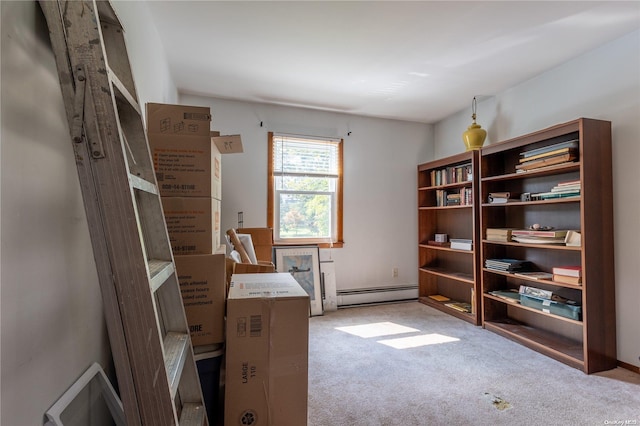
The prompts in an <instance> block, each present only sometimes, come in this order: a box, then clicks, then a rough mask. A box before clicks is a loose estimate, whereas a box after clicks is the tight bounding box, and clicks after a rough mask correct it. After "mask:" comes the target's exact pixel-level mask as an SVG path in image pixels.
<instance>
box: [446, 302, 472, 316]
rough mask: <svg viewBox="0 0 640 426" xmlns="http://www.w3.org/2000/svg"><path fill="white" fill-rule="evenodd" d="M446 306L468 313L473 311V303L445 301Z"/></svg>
mask: <svg viewBox="0 0 640 426" xmlns="http://www.w3.org/2000/svg"><path fill="white" fill-rule="evenodd" d="M444 305H445V306H448V307H450V308H453V309H455V310H457V311H460V312H467V313H471V303H466V302H452V303H445V304H444Z"/></svg>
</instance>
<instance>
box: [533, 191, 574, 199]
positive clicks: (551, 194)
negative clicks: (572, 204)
mask: <svg viewBox="0 0 640 426" xmlns="http://www.w3.org/2000/svg"><path fill="white" fill-rule="evenodd" d="M579 196H580V190H576V191H572V192H539V193H537V194H531V199H532V200H549V199H551V198H568V197H579Z"/></svg>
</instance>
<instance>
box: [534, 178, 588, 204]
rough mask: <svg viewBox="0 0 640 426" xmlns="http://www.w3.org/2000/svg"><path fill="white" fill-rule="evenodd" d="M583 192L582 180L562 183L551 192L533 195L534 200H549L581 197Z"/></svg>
mask: <svg viewBox="0 0 640 426" xmlns="http://www.w3.org/2000/svg"><path fill="white" fill-rule="evenodd" d="M580 191H581V185H580V180H579V179H577V180H570V181H565V182H560V183H559V184H557V185H556V186H554V187H553V188H551V191H549V192H539V193H537V194H531V199H532V200H549V199H552V198H566V197H579V196H580Z"/></svg>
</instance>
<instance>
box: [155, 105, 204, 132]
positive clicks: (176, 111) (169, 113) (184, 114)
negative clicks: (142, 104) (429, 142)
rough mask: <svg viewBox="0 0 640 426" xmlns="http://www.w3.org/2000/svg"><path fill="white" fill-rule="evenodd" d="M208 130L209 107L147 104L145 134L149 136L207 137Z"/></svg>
mask: <svg viewBox="0 0 640 426" xmlns="http://www.w3.org/2000/svg"><path fill="white" fill-rule="evenodd" d="M210 128H211V109H210V108H209V107H198V106H188V105H170V104H157V103H148V104H147V132H148V133H150V134H151V133H155V134H165V135H181V136H185V135H190V136H209V129H210Z"/></svg>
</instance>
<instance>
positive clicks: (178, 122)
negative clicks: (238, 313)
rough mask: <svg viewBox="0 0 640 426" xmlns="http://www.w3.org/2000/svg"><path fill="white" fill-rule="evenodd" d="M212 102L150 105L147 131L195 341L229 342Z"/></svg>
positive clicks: (195, 343)
mask: <svg viewBox="0 0 640 426" xmlns="http://www.w3.org/2000/svg"><path fill="white" fill-rule="evenodd" d="M210 123H211V113H210V109H209V108H207V107H194V106H185V105H167V104H156V103H149V104H147V133H148V140H149V147H150V149H151V157H152V158H153V165H154V169H155V172H156V179H157V181H158V188H159V190H160V195H161V198H162V207H163V210H164V215H165V221H166V224H167V231H168V233H169V241H170V243H171V248H172V250H173V254H174V259H175V264H176V270H177V273H178V280H179V282H180V290H181V292H182V300H183V303H184V307H185V313H186V316H187V322H188V323H189V327H190V329H191V341H192V344H193V346H208V345H215V344H219V343H223V342H224V311H225V300H226V283H225V253H224V250H223V247H221V245H220V203H221V199H222V181H221V156H220V151H219V150H218V148H217V147H216V144H214V143H213V141H212V136H211V131H210Z"/></svg>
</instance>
